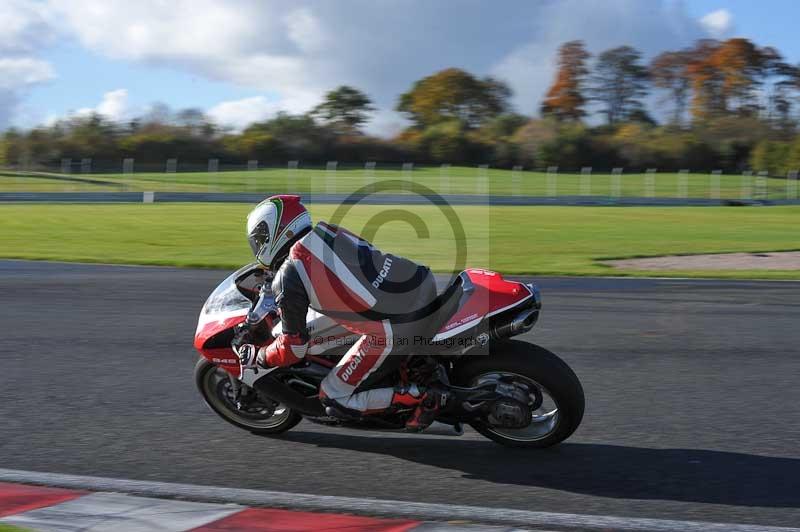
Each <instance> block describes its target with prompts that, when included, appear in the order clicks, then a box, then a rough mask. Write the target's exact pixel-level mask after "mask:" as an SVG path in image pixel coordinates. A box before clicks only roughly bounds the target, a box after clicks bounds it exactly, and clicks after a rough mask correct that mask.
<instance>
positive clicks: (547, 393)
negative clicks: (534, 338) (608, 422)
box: [453, 340, 585, 448]
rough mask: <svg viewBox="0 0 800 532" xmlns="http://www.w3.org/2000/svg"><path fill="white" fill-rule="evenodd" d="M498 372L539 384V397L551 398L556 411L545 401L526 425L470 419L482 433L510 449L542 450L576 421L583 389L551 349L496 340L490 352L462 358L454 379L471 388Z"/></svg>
mask: <svg viewBox="0 0 800 532" xmlns="http://www.w3.org/2000/svg"><path fill="white" fill-rule="evenodd" d="M498 374H500V375H504V376H510V377H511V378H515V379H519V380H520V382H523V383H525V384H528V385H535V386H537V388H538V389H539V392H540V393H541V394H542V396H544V397H546V398H547V397H549V398H550V399H551V400H552V401H551V402H552V403H553V404H554V405H555V410H551V409H552V408H553V407H552V406H550V407H549V409H548V408H545V404H543V405H542V407H541V408H540V409H539V410H537V411H536V412H534V415H533V416H532V422H531V424H530V425H529V427H526V428H525V429H506V428H499V427H494V426H492V425H491V424H490V423H489V422H488V421H487V420H481V421H476V422H473V423H471V425H472V427H473V428H474V429H475V430H476V431H478V432H479V433H481V434H482V435H484V436H486V437H487V438H489V439H491V440H493V441H495V442H497V443H500V444H502V445H507V446H510V447H525V448H545V447H551V446H553V445H556V444H558V443H561V442H562V441H564V440H565V439H567V438H568V437H569V436H570V435H572V433H573V432H575V430H576V429H577V428H578V425H580V423H581V420H582V419H583V411H584V407H585V399H584V395H583V387H582V386H581V383H580V381H579V380H578V377H577V376H576V375H575V373H574V372H573V371H572V369H571V368H570V367H569V366H568V365H567V364H566V363H565V362H564V361H563V360H561V359H560V358H559V357H558V356H556V355H555V354H554V353H551V352H550V351H548V350H547V349H544V348H543V347H539V346H538V345H534V344H530V343H527V342H522V341H519V340H504V341H500V342H496V343H495V344H493V345H492V346H491V354H490V355H489V356H473V357H470V356H469V355H466V356H464V358H462V359H461V361H459V364H458V366H457V367H456V368H455V371H454V375H453V382H454V384H457V385H459V386H475V385H477V384H478V383H480V382H481V380H483V379H487V378H490V377H491V376H492V375H498ZM540 410H546V411H543V412H540Z"/></svg>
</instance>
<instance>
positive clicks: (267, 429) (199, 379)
mask: <svg viewBox="0 0 800 532" xmlns="http://www.w3.org/2000/svg"><path fill="white" fill-rule="evenodd" d="M228 375H229V374H228V372H227V371H225V370H224V369H222V368H220V367H218V366H216V365H215V364H212V363H211V362H209V361H208V360H206V359H205V358H201V359H200V360H198V361H197V364H195V366H194V381H195V384H196V385H197V389H198V390H199V391H200V395H202V396H203V400H204V401H205V403H206V405H208V407H209V408H210V409H211V410H212V411H214V413H216V414H217V415H218V416H219V417H221V418H222V419H224V420H225V421H227V422H228V423H230V424H231V425H236V426H237V427H239V428H240V429H244V430H247V431H250V432H252V433H253V434H259V435H275V434H281V433H283V432H286V431H287V430H289V429H291V428H292V427H294V426H295V425H297V424H298V423H300V421H301V420H302V419H303V417H302V416H301V415H300V414H298V413H297V412H295V411H294V410H292V409H291V408H286V407H284V406H282V405H277V406H276V407H275V408H274V409H273V411H272V413H271V414H270V409H269V408H267V407H266V405H264V406H265V408H262V409H261V410H260V411H259V408H258V405H255V407H253V408H249V409H248V410H246V411H244V410H240V409H238V408H237V407H236V404H235V402H234V400H233V396H232V393H231V389H232V384H231V383H230V379H229V376H228Z"/></svg>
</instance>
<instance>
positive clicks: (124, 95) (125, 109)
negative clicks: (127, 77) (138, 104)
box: [74, 89, 132, 122]
mask: <svg viewBox="0 0 800 532" xmlns="http://www.w3.org/2000/svg"><path fill="white" fill-rule="evenodd" d="M94 113H97V114H99V115H103V116H104V117H106V118H108V119H109V120H113V121H116V122H118V121H120V120H124V119H126V118H130V117H131V115H132V113H131V109H130V106H129V104H128V91H127V90H126V89H116V90H113V91H109V92H106V93H105V94H103V99H102V100H101V101H100V103H99V104H97V106H96V107H83V108H81V109H78V110H77V111H75V113H74V114H75V115H77V116H87V115H91V114H94Z"/></svg>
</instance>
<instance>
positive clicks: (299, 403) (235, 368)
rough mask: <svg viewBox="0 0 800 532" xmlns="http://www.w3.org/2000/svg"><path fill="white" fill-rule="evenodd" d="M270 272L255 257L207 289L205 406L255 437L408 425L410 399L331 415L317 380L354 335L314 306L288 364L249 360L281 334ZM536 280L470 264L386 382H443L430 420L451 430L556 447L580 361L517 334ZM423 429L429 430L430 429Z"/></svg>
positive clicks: (532, 318) (199, 369)
mask: <svg viewBox="0 0 800 532" xmlns="http://www.w3.org/2000/svg"><path fill="white" fill-rule="evenodd" d="M270 282H271V279H270V276H269V273H268V272H267V271H266V270H265V269H264V268H263V267H262V266H260V265H259V264H256V263H253V264H248V265H247V266H244V267H243V268H241V269H239V270H237V271H236V272H234V273H233V274H231V275H230V276H229V277H227V278H226V279H225V280H224V281H222V282H221V283H220V284H219V286H217V288H216V289H215V290H214V291H213V292H212V293H211V295H210V296H209V297H208V299H207V300H206V302H205V304H204V305H203V308H202V310H201V312H200V318H199V320H198V325H197V330H196V333H195V338H194V346H195V348H196V349H197V350H198V351H199V352H200V354H201V355H202V356H201V357H200V359H199V360H198V362H197V364H196V366H195V371H194V376H195V382H196V384H197V387H198V389H199V391H200V394H201V395H202V397H203V399H204V401H205V402H206V404H207V405H208V406H209V407H210V408H211V410H212V411H214V412H215V413H216V414H218V415H219V416H220V417H222V418H223V419H224V420H225V421H227V422H229V423H231V424H233V425H235V426H237V427H240V428H242V429H245V430H248V431H250V432H252V433H254V434H259V435H275V434H280V433H283V432H286V431H288V430H290V429H291V428H292V427H294V426H295V425H297V424H298V423H299V422H300V421H301V420H302V419H304V418H305V419H307V420H308V421H311V422H314V423H320V424H325V425H335V426H344V427H348V428H361V429H370V430H398V431H399V430H403V429H404V426H405V422H406V420H407V419H408V418H409V417H410V416H411V414H412V413H413V411H414V407H411V406H409V407H406V408H403V407H392V408H390V409H389V410H387V411H386V412H383V413H379V414H372V415H366V416H363V417H360V418H353V419H344V420H343V419H341V418H340V417H331V416H328V415H326V413H325V409H324V407H323V405H322V403H321V402H320V401H319V399H318V396H319V388H320V384H321V382H322V380H323V379H324V378H325V376H326V375H327V373H328V372H329V371H330V370H331V369H332V368H333V367H334V366H335V365H336V363H337V362H338V361H339V360H340V359H341V357H342V356H343V355H344V353H345V352H346V351H347V349H348V348H349V347H350V346H351V345H352V343H353V341H354V340H355V339H356V338H357V337H356V336H354V335H352V334H351V333H350V332H349V331H348V330H347V329H345V328H343V327H341V326H340V325H338V324H337V323H336V322H335V321H334V320H332V319H331V318H329V317H327V316H324V315H322V314H320V313H318V312H316V311H314V310H313V309H309V312H308V316H307V323H308V329H309V335H310V337H311V340H310V343H309V349H308V353H307V355H306V356H305V358H304V359H303V360H302V361H301V362H300V363H298V364H295V365H293V366H290V367H285V368H244V369H243V367H242V365H241V362H240V359H239V357H238V350H237V347H238V346H239V345H241V344H243V343H255V344H258V345H268V344H269V343H270V342H271V341H272V340H273V339H274V338H275V337H277V335H278V334H280V330H281V328H280V323H279V320H278V319H277V313H276V306H275V301H274V298H273V297H272V294H271V292H270V288H269V287H270ZM541 307H542V303H541V296H540V292H539V289H538V287H537V286H536V285H535V284H532V283H521V282H516V281H511V280H506V279H504V278H503V276H502V275H501V274H499V273H497V272H492V271H488V270H482V269H468V270H465V271H463V272H461V273H460V274H459V275H458V276H457V277H456V278H455V280H454V281H453V282H452V283H451V284H450V285H449V286H448V287H447V288H446V289H445V290H444V291H443V292H442V293H441V294H440V295H439V296H438V297H437V300H436V301H435V306H434V308H435V309H436V310H435V312H434V313H433V314H432V315H431V316H429V317H428V319H429V320H432V321H431V322H430V323H431V324H432V329H431V330H434V331H436V333H435V334H434V335H433V336H432V337H430V338H429V337H425V338H420V342H419V348H418V349H414V350H412V352H413V354H412V355H409V356H408V357H407V358H405V359H404V361H403V363H402V364H401V365H400V368H399V370H398V371H397V372H395V374H392V375H390V376H389V377H387V380H386V381H385V382H382V383H381V385H382V386H395V385H398V384H404V385H408V384H411V383H414V384H417V385H418V386H421V387H425V386H438V387H439V388H440V389H444V390H445V391H446V397H447V403H446V404H445V405H443V407H442V408H441V410H440V411H439V413H438V414H437V419H436V422H435V423H434V426H438V427H439V429H440V431H441V429H442V427H444V428H446V429H447V431H448V432H449V433H450V434H454V435H460V434H462V433H463V425H464V424H465V423H466V424H469V425H470V426H471V427H472V428H474V429H475V430H476V431H477V432H479V433H480V434H482V435H484V436H485V437H487V438H489V439H491V440H494V441H495V442H498V443H500V444H504V445H507V446H513V447H532V448H544V447H550V446H552V445H555V444H557V443H560V442H561V441H563V440H565V439H566V438H568V437H569V436H570V435H571V434H572V433H573V432H574V431H575V430H576V429H577V427H578V425H579V424H580V422H581V419H582V417H583V411H584V395H583V388H582V387H581V383H580V381H579V380H578V377H577V376H576V375H575V373H574V372H573V371H572V369H571V368H570V367H569V366H568V365H567V364H566V363H565V362H564V361H563V360H561V359H560V358H559V357H558V356H556V355H555V354H553V353H551V352H550V351H548V350H546V349H544V348H542V347H539V346H538V345H534V344H531V343H528V342H524V341H520V340H517V339H514V337H515V336H519V335H521V334H523V333H526V332H528V331H530V330H531V329H532V328H533V326H534V325H535V324H536V321H537V320H538V318H539V314H540V312H541ZM426 432H427V431H426Z"/></svg>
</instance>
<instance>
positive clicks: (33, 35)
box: [0, 0, 57, 130]
mask: <svg viewBox="0 0 800 532" xmlns="http://www.w3.org/2000/svg"><path fill="white" fill-rule="evenodd" d="M0 20H2V21H3V27H2V31H0V130H2V129H3V128H5V127H6V126H7V125H8V124H9V123H10V122H12V121H13V119H14V118H15V117H16V116H17V115H18V114H19V113H20V103H21V102H22V101H23V100H24V95H25V93H26V91H27V90H29V89H30V88H31V87H33V86H35V85H38V84H40V83H45V82H47V81H50V80H52V79H53V78H54V77H55V72H54V70H53V67H52V65H50V64H49V63H48V62H47V61H43V60H41V59H38V58H36V57H35V55H34V54H35V53H36V52H38V51H39V50H40V49H41V48H42V47H44V46H47V45H48V44H50V43H52V42H53V41H54V39H55V36H56V33H57V32H55V31H53V30H52V20H53V19H52V12H51V11H50V10H48V9H47V6H46V5H44V4H42V3H39V2H26V1H24V0H4V1H3V2H0Z"/></svg>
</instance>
